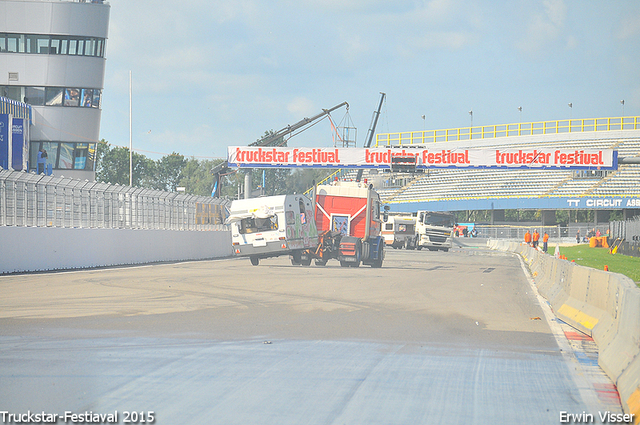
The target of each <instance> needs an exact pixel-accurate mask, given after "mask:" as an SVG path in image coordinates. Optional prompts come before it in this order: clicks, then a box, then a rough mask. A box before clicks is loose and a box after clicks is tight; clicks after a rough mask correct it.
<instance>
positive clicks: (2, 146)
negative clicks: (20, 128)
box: [0, 114, 11, 170]
mask: <svg viewBox="0 0 640 425" xmlns="http://www.w3.org/2000/svg"><path fill="white" fill-rule="evenodd" d="M10 126H11V116H10V115H9V114H0V167H2V168H4V169H5V170H6V169H8V168H9V158H11V131H10V130H9V129H10V128H11V127H10Z"/></svg>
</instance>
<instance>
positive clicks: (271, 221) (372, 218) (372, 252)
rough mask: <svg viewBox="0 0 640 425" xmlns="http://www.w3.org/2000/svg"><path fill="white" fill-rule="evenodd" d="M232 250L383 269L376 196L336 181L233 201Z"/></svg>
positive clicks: (253, 256) (256, 258)
mask: <svg viewBox="0 0 640 425" xmlns="http://www.w3.org/2000/svg"><path fill="white" fill-rule="evenodd" d="M226 222H227V223H228V224H230V225H231V237H232V244H233V252H234V254H235V255H238V256H247V257H249V258H250V260H251V264H253V265H258V264H259V262H260V259H262V258H268V257H276V256H280V255H289V256H290V258H291V263H292V264H296V265H298V264H302V265H310V264H311V261H312V260H315V264H316V265H318V266H324V265H326V264H327V262H328V261H329V260H331V259H335V260H338V261H339V262H340V265H341V266H342V267H358V266H360V264H365V265H370V266H371V267H382V262H383V260H384V245H385V244H384V239H383V237H382V236H381V234H380V231H381V224H382V220H381V219H380V196H379V195H378V193H377V192H376V191H375V190H374V189H373V187H372V186H371V185H367V184H366V183H353V182H348V183H345V182H335V183H333V184H331V185H322V186H318V187H316V188H314V194H313V195H312V197H311V199H310V198H307V197H306V196H304V195H283V196H270V197H262V198H254V199H244V200H238V201H233V202H232V204H231V215H230V216H229V218H228V219H227V221H226Z"/></svg>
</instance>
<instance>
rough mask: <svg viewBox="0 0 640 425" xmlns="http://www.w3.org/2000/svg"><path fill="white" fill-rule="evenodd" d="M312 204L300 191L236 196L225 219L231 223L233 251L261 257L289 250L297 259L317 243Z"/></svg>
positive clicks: (254, 258) (255, 260)
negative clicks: (253, 196)
mask: <svg viewBox="0 0 640 425" xmlns="http://www.w3.org/2000/svg"><path fill="white" fill-rule="evenodd" d="M313 209H314V208H313V204H312V202H311V200H310V199H309V198H307V197H306V196H304V195H280V196H267V197H262V198H252V199H240V200H237V201H233V202H232V203H231V208H230V213H231V215H230V216H229V218H227V220H226V223H227V224H230V225H231V242H232V245H233V253H234V254H235V255H238V256H243V257H249V258H250V259H251V264H253V265H254V266H257V265H258V264H259V262H260V259H261V258H268V257H277V256H280V255H289V254H291V255H292V256H293V257H294V258H296V259H297V260H298V262H300V258H301V255H302V251H303V250H305V249H308V248H315V247H316V246H317V245H318V230H317V229H316V222H315V219H314V213H313Z"/></svg>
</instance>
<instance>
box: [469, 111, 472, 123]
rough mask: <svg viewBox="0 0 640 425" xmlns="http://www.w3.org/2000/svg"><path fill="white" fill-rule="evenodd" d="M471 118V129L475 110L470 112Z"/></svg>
mask: <svg viewBox="0 0 640 425" xmlns="http://www.w3.org/2000/svg"><path fill="white" fill-rule="evenodd" d="M469 116H470V117H471V127H473V109H472V110H470V111H469Z"/></svg>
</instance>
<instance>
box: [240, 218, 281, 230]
mask: <svg viewBox="0 0 640 425" xmlns="http://www.w3.org/2000/svg"><path fill="white" fill-rule="evenodd" d="M239 227H240V233H241V234H246V233H260V232H268V231H270V230H278V217H276V216H275V215H272V216H269V217H267V218H257V217H256V218H253V217H250V218H244V219H242V220H241V221H240V226H239Z"/></svg>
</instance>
